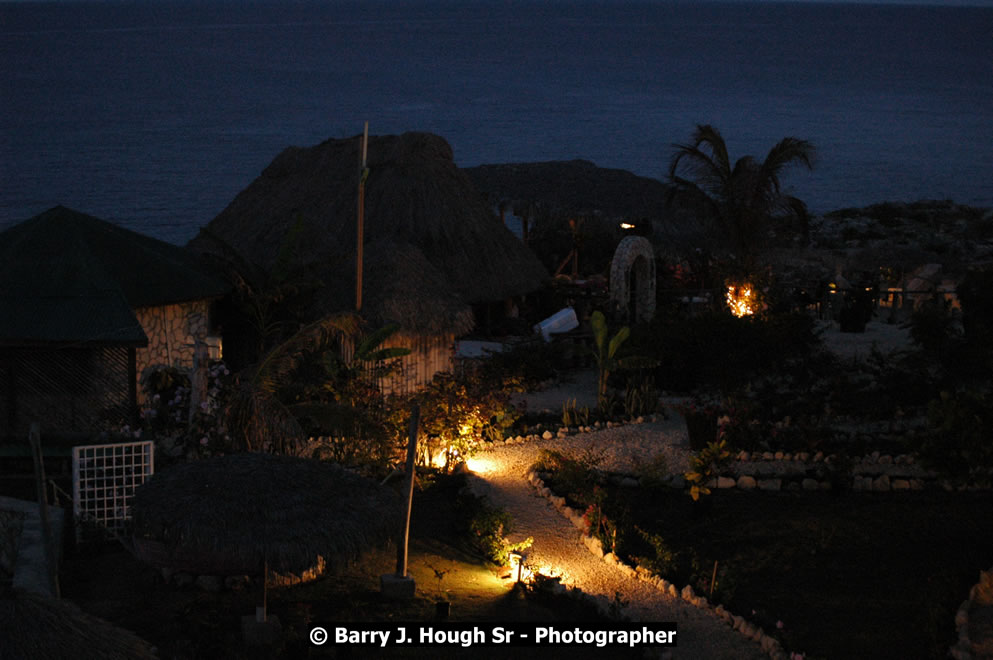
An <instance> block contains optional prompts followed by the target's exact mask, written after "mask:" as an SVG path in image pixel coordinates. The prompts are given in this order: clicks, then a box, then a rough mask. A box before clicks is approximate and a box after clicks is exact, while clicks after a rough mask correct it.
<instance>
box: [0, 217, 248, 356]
mask: <svg viewBox="0 0 993 660" xmlns="http://www.w3.org/2000/svg"><path fill="white" fill-rule="evenodd" d="M228 288H229V287H228V286H227V285H226V284H225V283H224V282H223V281H222V280H220V279H218V278H216V277H214V276H213V275H211V274H210V273H208V272H207V271H206V270H205V269H204V267H203V266H202V265H200V263H199V261H198V260H197V257H196V256H195V255H193V254H192V253H190V252H187V251H186V250H185V249H183V248H180V247H178V246H175V245H171V244H169V243H165V242H163V241H159V240H156V239H154V238H150V237H148V236H143V235H141V234H138V233H135V232H133V231H129V230H127V229H122V228H121V227H118V226H116V225H113V224H111V223H109V222H105V221H103V220H99V219H97V218H94V217H92V216H89V215H86V214H84V213H80V212H78V211H73V210H71V209H67V208H65V207H62V206H58V207H55V208H53V209H50V210H48V211H46V212H44V213H42V214H41V215H38V216H35V217H34V218H31V219H30V220H26V221H25V222H22V223H21V224H19V225H15V226H14V227H11V228H10V229H7V230H6V231H3V232H0V345H7V346H10V345H21V346H23V345H31V344H49V343H74V342H75V343H104V344H106V343H110V344H129V345H136V346H144V345H146V344H147V341H148V340H147V338H146V337H145V333H144V331H143V330H142V328H141V325H140V324H139V323H138V320H137V319H136V318H135V316H134V313H133V311H132V310H133V309H134V308H136V307H149V306H156V305H165V304H171V303H179V302H186V301H190V300H201V299H205V298H216V297H218V296H221V295H223V294H224V293H225V292H226V291H227V289H228Z"/></svg>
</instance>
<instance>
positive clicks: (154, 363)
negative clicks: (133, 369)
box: [134, 300, 210, 402]
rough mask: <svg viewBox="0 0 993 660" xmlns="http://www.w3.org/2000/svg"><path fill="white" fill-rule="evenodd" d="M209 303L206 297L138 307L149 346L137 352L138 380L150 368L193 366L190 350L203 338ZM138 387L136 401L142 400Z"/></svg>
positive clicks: (137, 314) (206, 329) (206, 324)
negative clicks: (191, 300)
mask: <svg viewBox="0 0 993 660" xmlns="http://www.w3.org/2000/svg"><path fill="white" fill-rule="evenodd" d="M209 311H210V303H209V301H206V300H195V301H193V302H186V303H179V304H176V305H162V306H158V307H140V308H138V309H135V310H134V314H135V316H136V317H137V319H138V322H139V323H141V327H142V328H143V329H144V330H145V334H146V335H148V348H139V349H138V352H137V363H138V379H139V382H140V380H141V376H142V374H143V373H144V372H145V370H146V369H148V368H149V367H163V366H168V367H178V368H181V369H189V368H191V367H192V366H193V349H194V346H195V345H196V342H197V341H206V339H207V331H208V327H209V324H208V315H209ZM143 398H144V397H143V395H142V392H141V388H140V387H139V389H138V401H139V402H141V401H143Z"/></svg>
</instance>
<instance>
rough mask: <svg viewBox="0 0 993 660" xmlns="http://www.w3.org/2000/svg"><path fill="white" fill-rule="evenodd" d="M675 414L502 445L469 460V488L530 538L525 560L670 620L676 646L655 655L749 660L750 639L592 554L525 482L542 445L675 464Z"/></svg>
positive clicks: (610, 465) (636, 615)
mask: <svg viewBox="0 0 993 660" xmlns="http://www.w3.org/2000/svg"><path fill="white" fill-rule="evenodd" d="M684 443H685V430H683V428H682V420H681V419H679V418H678V417H677V418H674V419H672V420H669V421H665V422H658V423H649V424H637V425H624V426H619V427H614V428H610V429H605V430H601V431H598V432H594V433H581V434H576V435H568V436H565V437H553V438H549V439H541V440H535V441H531V442H522V443H512V444H503V445H499V446H496V447H494V448H493V449H491V450H490V451H488V452H485V453H483V454H480V455H479V456H477V457H476V459H474V460H473V461H472V466H473V469H474V472H475V478H471V479H470V484H471V485H472V488H473V491H474V492H475V493H476V494H478V495H485V496H486V497H488V498H489V499H490V501H491V502H493V503H494V504H495V505H497V506H500V507H502V508H504V509H505V510H506V511H507V512H508V513H510V515H511V516H512V519H513V524H514V528H513V530H512V531H513V533H512V534H511V535H510V541H512V542H517V541H520V540H522V539H525V538H527V537H528V536H532V537H534V544H533V546H532V547H531V548H529V550H528V551H526V552H527V563H528V564H529V565H531V566H533V567H535V568H539V569H540V570H541V572H542V573H546V574H551V575H553V576H561V578H562V584H563V585H567V586H571V587H575V588H578V589H581V590H582V591H583V592H584V593H586V594H589V595H592V596H595V597H597V598H599V599H601V600H606V601H607V602H608V603H614V602H617V599H618V598H619V604H621V605H622V606H621V612H622V614H623V615H625V616H628V617H630V618H631V619H633V620H635V621H662V622H674V623H676V624H677V626H678V633H677V637H676V640H677V645H676V647H675V648H673V649H671V650H670V651H669V652H667V653H665V654H664V655H663V657H671V658H674V659H676V658H688V659H692V658H708V659H714V660H745V659H748V660H754V659H758V658H767V657H769V656H768V654H767V653H766V652H763V650H762V649H761V647H760V646H759V645H758V644H757V643H755V642H754V641H752V640H749V639H746V638H745V637H744V636H743V635H741V634H739V633H738V632H735V631H734V630H733V629H732V628H731V627H730V626H729V625H728V623H727V622H726V621H724V620H723V619H722V618H721V617H720V616H719V615H718V614H717V613H715V611H714V610H712V609H709V608H700V607H697V606H695V605H692V604H691V603H689V602H687V601H686V600H683V599H682V598H680V597H677V596H673V595H671V594H669V593H666V592H663V591H660V590H659V589H658V588H657V587H656V586H654V585H652V584H650V583H647V582H645V581H642V580H639V579H637V577H636V576H634V575H633V574H632V572H631V571H630V569H629V568H628V569H626V568H624V567H620V566H618V565H616V564H611V563H608V562H605V561H603V560H602V559H600V558H598V557H596V556H595V555H594V554H592V553H591V552H590V550H589V549H588V548H587V546H586V545H585V544H584V543H583V540H582V538H581V534H580V533H579V531H577V529H576V527H575V526H573V524H572V523H571V522H570V521H569V520H568V519H566V518H565V517H564V516H563V515H562V514H561V513H560V512H559V511H557V510H556V509H555V507H554V506H553V505H552V504H551V503H550V502H548V501H547V500H546V499H545V498H544V497H543V496H542V495H541V493H539V492H537V491H536V490H535V489H534V488H533V487H532V485H531V484H530V483H529V481H528V472H529V470H530V467H531V465H532V464H533V463H534V462H535V461H536V460H537V459H538V456H539V454H540V453H541V451H542V450H543V449H557V450H560V451H564V452H567V453H571V454H573V455H577V456H581V455H582V454H583V453H584V452H592V453H593V454H600V453H602V461H601V463H600V467H602V468H605V469H611V470H614V469H618V470H637V467H638V465H644V464H646V463H647V462H650V461H651V460H652V459H653V458H655V457H658V456H659V455H661V456H664V457H665V459H666V461H667V464H668V466H669V468H670V470H673V471H683V470H685V469H686V467H687V466H688V457H689V452H688V450H687V449H685V448H682V447H680V446H679V445H681V444H684Z"/></svg>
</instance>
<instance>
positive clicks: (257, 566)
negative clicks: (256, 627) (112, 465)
mask: <svg viewBox="0 0 993 660" xmlns="http://www.w3.org/2000/svg"><path fill="white" fill-rule="evenodd" d="M399 514H400V501H399V497H398V496H397V495H396V493H394V492H393V491H392V490H390V489H389V488H386V487H384V486H381V485H379V484H378V483H376V482H375V481H372V480H370V479H366V478H364V477H360V476H358V475H356V474H354V473H351V472H349V471H347V470H345V469H344V468H342V467H340V466H338V465H335V464H330V463H320V462H317V461H313V460H309V459H303V458H295V457H292V456H276V455H272V454H232V455H229V456H221V457H216V458H211V459H207V460H203V461H196V462H192V463H186V464H183V465H179V466H176V467H173V468H171V469H169V470H166V471H163V472H159V473H157V474H155V476H154V477H152V478H151V479H150V480H149V481H147V482H145V483H144V484H143V485H142V486H140V487H139V488H138V489H137V490H136V491H135V497H134V502H133V505H132V515H133V520H134V532H133V534H134V541H135V550H136V554H137V555H138V556H139V558H141V559H144V560H145V561H148V562H149V563H152V564H155V565H159V566H164V567H171V568H178V569H182V570H187V571H192V572H199V573H205V574H219V575H225V574H226V575H242V574H248V575H252V574H255V575H258V574H261V573H262V569H263V565H264V563H265V562H268V565H269V567H270V569H271V570H274V571H277V572H280V573H303V572H305V571H308V570H312V569H313V568H314V567H316V566H318V565H321V564H325V565H326V566H327V567H328V568H329V569H331V570H336V569H340V568H341V567H342V566H343V564H344V563H346V562H348V561H351V560H353V559H355V558H357V557H359V556H360V555H361V554H362V553H363V552H365V551H366V550H367V549H368V548H370V547H374V546H378V545H382V544H384V543H385V542H386V541H387V540H388V539H389V536H390V534H391V533H393V532H395V531H396V530H397V529H398V527H399V520H400V518H399ZM146 542H151V543H146Z"/></svg>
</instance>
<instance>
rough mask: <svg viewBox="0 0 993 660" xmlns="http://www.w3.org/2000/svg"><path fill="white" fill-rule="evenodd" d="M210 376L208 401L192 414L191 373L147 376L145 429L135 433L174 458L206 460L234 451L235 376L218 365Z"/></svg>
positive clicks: (153, 372)
mask: <svg viewBox="0 0 993 660" xmlns="http://www.w3.org/2000/svg"><path fill="white" fill-rule="evenodd" d="M206 376H207V382H206V389H205V391H204V399H203V400H202V401H200V402H199V404H198V406H197V408H196V409H195V410H191V409H190V406H191V398H192V394H193V389H192V386H191V383H190V376H189V372H188V371H187V370H185V369H177V368H175V367H163V368H160V369H153V370H150V371H148V372H147V373H145V374H144V375H143V377H142V381H141V386H142V390H143V392H144V394H145V403H144V406H143V408H142V410H141V429H140V430H135V433H137V434H138V435H141V436H143V437H145V438H149V439H154V440H156V441H157V442H158V443H159V446H160V448H162V449H163V450H165V452H166V455H169V456H172V457H179V456H183V457H189V458H206V457H209V456H212V455H215V454H223V453H226V452H228V451H230V450H231V447H232V445H231V434H230V433H229V431H228V426H227V416H226V412H225V408H226V405H227V402H228V400H229V399H230V396H231V385H232V384H231V372H230V370H229V369H228V368H227V366H226V365H225V364H224V363H223V362H221V361H216V362H212V363H211V364H210V365H208V366H207V373H206ZM129 430H130V429H129Z"/></svg>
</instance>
